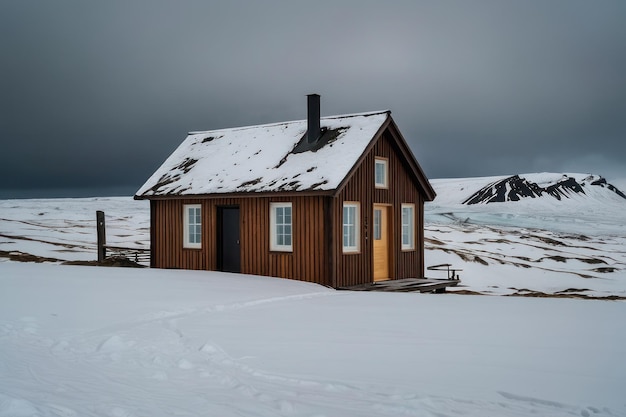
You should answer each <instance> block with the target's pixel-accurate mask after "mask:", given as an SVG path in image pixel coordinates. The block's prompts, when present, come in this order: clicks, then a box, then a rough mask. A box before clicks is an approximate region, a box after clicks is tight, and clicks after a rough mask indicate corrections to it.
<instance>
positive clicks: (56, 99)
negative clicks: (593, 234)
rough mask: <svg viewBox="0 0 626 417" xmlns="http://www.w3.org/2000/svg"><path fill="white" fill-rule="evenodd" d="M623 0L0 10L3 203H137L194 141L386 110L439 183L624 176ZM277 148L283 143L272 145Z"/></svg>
mask: <svg viewBox="0 0 626 417" xmlns="http://www.w3.org/2000/svg"><path fill="white" fill-rule="evenodd" d="M625 22H626V1H623V0H617V1H572V0H564V1H539V0H537V1H517V2H513V1H500V0H497V1H496V0H494V1H471V2H469V1H458V2H453V1H445V2H444V1H428V2H425V1H424V2H422V1H380V2H373V1H364V0H355V1H340V0H333V1H321V0H315V1H309V2H306V3H305V2H303V1H287V0H285V1H271V0H270V1H223V2H211V1H193V2H192V1H163V2H161V1H126V0H121V1H115V0H107V1H100V2H85V1H59V0H57V1H48V0H41V1H37V0H33V1H25V0H15V1H13V0H4V1H1V2H0V51H1V55H0V56H1V59H2V63H1V66H0V141H1V145H2V146H1V150H0V197H2V198H8V197H23V196H53V195H58V196H70V195H76V196H78V195H110V194H116V195H132V194H134V192H135V191H136V190H137V189H138V188H139V187H140V186H141V185H142V184H143V182H144V181H145V180H146V179H147V178H148V177H149V176H150V175H151V174H152V173H153V171H154V170H155V169H156V168H157V167H158V166H159V165H160V164H161V163H162V162H163V160H164V159H165V158H166V157H167V156H168V155H169V154H170V153H171V152H172V151H173V150H174V149H175V148H176V146H178V144H179V143H180V142H181V141H182V140H183V139H184V138H185V136H186V133H187V132H188V131H194V130H212V129H218V128H226V127H236V126H244V125H255V124H262V123H271V122H280V121H286V120H294V119H304V118H305V117H306V97H305V96H306V94H308V93H318V94H320V95H321V96H322V115H323V116H324V115H333V114H345V113H355V112H363V111H371V110H384V109H389V110H391V112H392V116H393V117H394V119H395V121H396V123H397V124H398V126H399V128H400V130H401V131H402V133H403V135H404V137H405V138H406V139H407V141H408V142H409V144H410V146H411V148H412V150H413V152H414V153H415V155H416V157H417V160H418V161H419V163H420V164H421V166H422V168H423V169H424V171H425V172H426V175H427V176H428V177H429V178H431V179H432V178H444V177H469V176H485V175H505V174H516V173H526V172H541V171H550V172H593V173H597V174H601V175H604V176H605V177H607V178H608V179H609V180H611V179H613V178H615V179H621V178H626V164H625V158H626V24H625ZM268 146H271V144H268Z"/></svg>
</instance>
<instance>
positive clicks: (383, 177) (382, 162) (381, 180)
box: [374, 158, 388, 188]
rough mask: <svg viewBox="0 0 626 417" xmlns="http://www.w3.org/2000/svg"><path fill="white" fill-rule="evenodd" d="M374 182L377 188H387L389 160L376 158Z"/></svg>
mask: <svg viewBox="0 0 626 417" xmlns="http://www.w3.org/2000/svg"><path fill="white" fill-rule="evenodd" d="M374 182H375V184H376V188H387V187H388V181H387V160H386V159H383V158H376V159H375V160H374Z"/></svg>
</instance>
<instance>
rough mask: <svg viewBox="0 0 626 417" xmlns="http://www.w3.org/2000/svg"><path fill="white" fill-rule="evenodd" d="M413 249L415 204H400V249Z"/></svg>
mask: <svg viewBox="0 0 626 417" xmlns="http://www.w3.org/2000/svg"><path fill="white" fill-rule="evenodd" d="M413 249H415V205H414V204H402V250H413Z"/></svg>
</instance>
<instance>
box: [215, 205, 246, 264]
mask: <svg viewBox="0 0 626 417" xmlns="http://www.w3.org/2000/svg"><path fill="white" fill-rule="evenodd" d="M217 221H218V234H217V268H218V269H219V270H220V271H225V272H241V250H240V247H239V207H218V210H217Z"/></svg>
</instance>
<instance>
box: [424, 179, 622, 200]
mask: <svg viewBox="0 0 626 417" xmlns="http://www.w3.org/2000/svg"><path fill="white" fill-rule="evenodd" d="M433 183H434V185H435V187H437V188H439V190H438V194H439V195H438V197H437V198H438V199H439V197H440V196H441V192H443V193H444V194H445V195H444V196H442V199H443V200H446V202H449V203H453V202H454V203H460V204H465V205H474V204H490V203H503V202H517V201H520V200H525V199H541V200H546V199H547V200H552V201H554V200H558V201H563V200H567V199H575V200H576V201H578V202H581V200H585V199H588V200H601V201H611V202H626V194H624V193H623V192H622V191H621V190H619V189H618V188H617V187H615V186H614V185H612V184H609V183H608V182H607V181H606V179H605V178H603V177H602V176H600V175H591V174H557V173H535V174H517V175H511V176H506V177H483V178H463V179H445V180H434V181H433ZM442 188H443V189H442Z"/></svg>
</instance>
